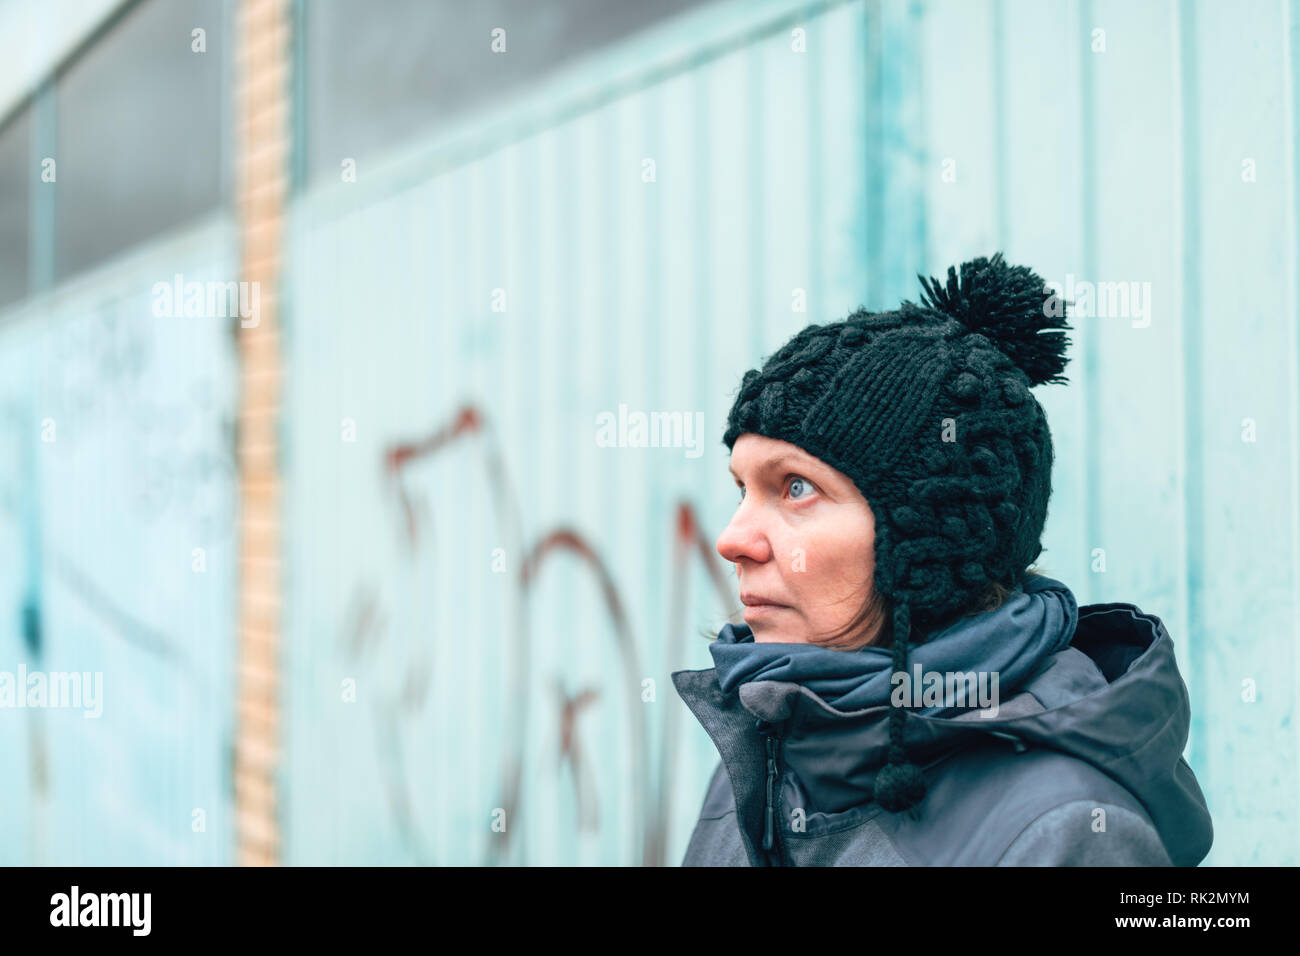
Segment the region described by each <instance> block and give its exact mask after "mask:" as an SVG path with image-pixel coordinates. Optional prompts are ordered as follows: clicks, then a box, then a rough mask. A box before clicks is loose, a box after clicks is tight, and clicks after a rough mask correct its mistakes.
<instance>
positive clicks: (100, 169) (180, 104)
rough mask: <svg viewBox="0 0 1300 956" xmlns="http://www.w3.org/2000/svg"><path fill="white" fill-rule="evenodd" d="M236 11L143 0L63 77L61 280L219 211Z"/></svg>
mask: <svg viewBox="0 0 1300 956" xmlns="http://www.w3.org/2000/svg"><path fill="white" fill-rule="evenodd" d="M233 10H234V8H233V5H232V4H230V3H229V2H223V0H186V2H184V3H178V2H173V0H146V2H143V3H139V4H136V5H135V6H133V7H132V8H130V9H129V10H128V11H127V13H126V14H125V15H124V16H123V17H122V18H121V19H120V20H119V21H117V22H116V23H115V24H113V25H112V26H111V27H110V28H109V30H108V32H107V33H105V34H104V35H103V36H101V37H99V38H97V39H96V40H95V42H94V43H92V44H91V45H90V46H89V47H88V48H87V49H86V51H85V52H84V53H83V54H81V55H80V56H78V57H77V58H76V59H75V60H74V61H73V62H72V63H71V64H70V65H69V66H68V67H67V69H66V70H64V71H63V72H62V73H61V74H60V75H59V76H58V78H57V79H56V82H55V97H56V111H57V118H58V119H57V124H58V139H57V147H56V150H55V152H54V158H55V160H56V161H57V166H56V172H57V188H56V192H55V209H56V213H55V231H54V275H55V279H56V280H57V279H62V278H65V277H67V276H69V275H72V274H74V273H76V272H79V271H81V270H83V269H85V268H87V267H89V266H92V265H94V264H95V263H97V262H99V261H101V260H103V259H106V258H108V257H109V256H112V255H114V254H116V253H118V252H120V251H122V250H123V249H124V248H126V247H128V246H131V245H135V244H137V243H139V242H141V241H143V240H145V239H148V238H149V237H151V236H154V235H156V234H158V233H161V232H165V231H167V230H170V229H173V228H175V227H178V226H181V225H183V224H184V223H186V222H189V221H191V220H192V219H194V218H195V217H196V216H198V215H200V214H202V213H205V212H208V211H210V210H212V209H214V208H215V207H217V206H218V205H219V204H220V202H221V200H222V181H223V177H222V172H223V145H224V137H223V131H224V130H225V129H226V127H227V126H228V123H227V122H226V121H225V120H224V118H223V103H224V102H225V101H226V97H225V89H224V88H225V86H226V85H228V83H229V67H230V65H231V63H232V62H233V57H232V56H231V50H230V44H229V42H228V29H227V21H228V19H229V18H230V17H231V15H232V14H233ZM196 29H202V30H203V31H204V36H203V42H204V45H205V46H206V52H202V53H199V52H195V51H194V50H193V49H192V45H193V44H194V38H193V31H194V30H196Z"/></svg>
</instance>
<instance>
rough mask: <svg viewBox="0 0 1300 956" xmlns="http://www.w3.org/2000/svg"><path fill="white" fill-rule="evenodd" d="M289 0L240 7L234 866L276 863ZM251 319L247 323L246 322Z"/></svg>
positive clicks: (243, 1)
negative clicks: (241, 286)
mask: <svg viewBox="0 0 1300 956" xmlns="http://www.w3.org/2000/svg"><path fill="white" fill-rule="evenodd" d="M290 13H291V11H290V0H240V4H239V17H238V51H239V52H238V57H237V63H238V66H237V69H236V86H237V89H236V95H235V102H236V107H235V119H236V126H237V136H236V142H237V146H236V165H237V174H236V182H237V185H236V203H237V211H238V222H239V237H240V247H241V262H240V270H241V278H242V279H243V281H246V282H250V283H257V288H258V294H259V304H260V315H258V317H257V324H256V325H253V324H252V320H251V319H249V320H244V321H241V322H240V324H239V327H238V328H237V329H235V336H236V338H237V341H238V343H239V356H240V385H241V389H240V398H239V432H238V434H239V438H238V448H239V490H240V521H239V539H240V544H239V663H238V691H237V693H238V705H237V706H238V710H237V721H236V737H235V826H236V841H237V844H236V862H237V863H239V864H240V865H241V866H243V865H252V866H266V865H275V864H278V863H279V862H280V827H279V820H278V809H279V808H278V804H277V799H276V770H277V766H278V762H279V754H280V727H281V724H280V695H279V684H280V600H281V598H280V595H281V589H280V588H281V577H280V478H279V464H280V461H279V444H278V441H277V426H278V418H279V411H280V379H281V363H280V333H279V311H280V310H279V301H280V266H281V261H282V260H281V250H282V248H283V228H284V204H285V196H286V192H287V187H288V169H289V135H290V134H289V94H290V83H289V55H290V51H289V16H290ZM246 323H247V324H246Z"/></svg>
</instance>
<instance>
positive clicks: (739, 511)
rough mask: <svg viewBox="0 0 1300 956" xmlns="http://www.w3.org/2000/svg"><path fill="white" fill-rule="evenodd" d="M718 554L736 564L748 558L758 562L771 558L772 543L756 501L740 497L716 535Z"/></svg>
mask: <svg viewBox="0 0 1300 956" xmlns="http://www.w3.org/2000/svg"><path fill="white" fill-rule="evenodd" d="M717 549H718V554H720V555H722V557H723V558H725V559H726V560H728V561H730V562H732V563H733V564H736V563H738V562H740V561H741V560H742V559H745V558H748V559H749V560H750V561H754V562H756V563H758V564H762V563H763V562H765V561H769V560H771V557H772V544H771V542H770V541H768V540H767V534H766V533H765V532H764V530H763V520H762V513H761V509H760V508H759V507H758V505H757V502H754V503H753V504H751V500H750V499H748V498H747V499H742V500H741V502H740V505H739V506H738V507H737V508H736V513H735V514H733V515H732V516H731V521H730V522H729V523H728V524H727V526H726V527H725V528H723V529H722V534H720V535H718V542H717Z"/></svg>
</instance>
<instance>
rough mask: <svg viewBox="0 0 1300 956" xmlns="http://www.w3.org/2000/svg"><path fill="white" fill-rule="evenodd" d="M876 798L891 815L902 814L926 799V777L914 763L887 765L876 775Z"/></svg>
mask: <svg viewBox="0 0 1300 956" xmlns="http://www.w3.org/2000/svg"><path fill="white" fill-rule="evenodd" d="M875 797H876V802H877V803H879V804H880V805H881V806H882V807H884V808H885V809H886V810H888V811H889V812H890V813H901V812H902V811H904V810H907V809H909V808H910V807H914V806H916V804H918V803H920V802H921V800H922V798H924V797H925V777H923V776H922V775H921V769H920V768H919V767H917V765H916V764H914V763H910V762H909V763H890V764H885V766H883V767H881V768H880V772H879V773H877V774H876V782H875Z"/></svg>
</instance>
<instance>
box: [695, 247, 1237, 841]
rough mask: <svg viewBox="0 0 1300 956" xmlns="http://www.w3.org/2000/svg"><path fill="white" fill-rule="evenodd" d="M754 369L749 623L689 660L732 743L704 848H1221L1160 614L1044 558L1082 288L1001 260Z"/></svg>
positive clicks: (706, 713)
mask: <svg viewBox="0 0 1300 956" xmlns="http://www.w3.org/2000/svg"><path fill="white" fill-rule="evenodd" d="M921 281H922V287H923V290H924V294H923V295H922V304H921V305H916V304H914V303H912V302H910V301H905V302H903V303H902V305H901V306H900V307H899V309H898V310H897V311H894V312H888V313H876V314H873V313H869V312H865V311H862V310H859V311H857V312H855V313H854V314H853V315H851V316H849V318H847V319H845V320H844V321H842V322H837V323H833V324H830V325H812V326H809V327H808V328H805V329H804V330H803V331H801V332H799V333H798V334H797V335H795V336H794V338H793V339H791V340H790V341H789V342H788V343H786V345H785V346H783V347H782V348H781V349H780V350H779V351H777V352H776V353H775V354H774V355H773V356H771V358H769V359H768V361H767V362H766V364H765V365H764V366H763V368H762V370H761V371H760V370H758V369H752V370H750V371H748V372H746V373H745V376H744V379H743V381H742V383H741V387H740V391H739V394H738V396H737V398H736V401H735V404H734V405H733V407H732V409H731V414H730V416H729V418H728V422H727V430H726V433H725V435H724V437H723V441H724V443H725V444H726V445H727V447H728V448H729V449H730V450H731V471H732V474H733V476H734V478H735V480H736V484H737V485H738V486H739V488H740V500H739V504H738V506H737V510H736V513H735V515H734V516H733V518H732V520H731V523H730V524H729V525H728V526H727V528H726V529H725V530H724V531H723V532H722V534H721V536H720V537H719V538H718V542H717V548H718V552H719V553H720V554H721V555H722V556H723V557H724V558H726V559H727V560H728V561H731V562H732V563H734V564H735V566H736V575H737V579H738V582H739V587H740V598H741V601H742V603H743V604H744V605H745V610H744V619H745V624H744V625H733V624H727V625H726V626H725V627H723V629H722V631H721V633H720V634H719V635H718V639H717V640H716V641H714V642H713V643H712V644H711V645H710V651H711V653H712V656H713V660H714V663H715V665H716V666H715V667H713V668H710V669H708V670H701V671H679V672H677V673H675V674H674V675H673V681H674V683H675V684H676V686H677V690H678V693H679V694H680V695H681V697H682V698H683V700H685V701H686V703H687V705H688V706H689V707H690V708H691V710H692V712H693V713H694V714H695V716H696V717H697V718H698V719H699V721H700V723H701V724H702V725H703V726H704V729H705V730H706V731H707V732H708V733H709V735H710V736H711V737H712V739H713V742H714V744H715V745H716V746H717V749H718V752H719V754H720V756H721V758H722V759H721V762H720V764H719V766H718V768H717V770H716V771H715V773H714V775H713V779H712V780H711V781H710V784H709V787H708V792H707V794H706V796H705V799H704V805H703V808H702V810H701V811H700V816H699V820H698V822H697V824H696V827H695V830H694V833H693V834H692V836H691V840H690V844H689V846H688V848H687V851H686V856H685V859H684V860H683V864H684V865H738V866H810V865H840V866H864V865H865V866H877V865H1080V864H1082V865H1125V866H1150V865H1163V866H1168V865H1177V866H1194V865H1196V864H1197V863H1199V862H1200V861H1201V860H1202V859H1203V858H1204V857H1205V855H1206V854H1207V853H1208V852H1209V848H1210V844H1211V841H1212V838H1213V831H1212V826H1211V821H1210V816H1209V813H1208V811H1207V809H1206V804H1205V799H1204V797H1203V795H1202V793H1201V790H1200V787H1199V786H1198V785H1197V782H1196V778H1195V776H1194V775H1193V774H1192V771H1191V768H1190V767H1189V766H1188V765H1187V763H1186V761H1184V760H1183V758H1182V751H1183V747H1184V745H1185V744H1186V742H1187V728H1188V722H1189V706H1188V697H1187V688H1186V686H1185V685H1184V683H1183V680H1182V678H1181V676H1180V675H1179V673H1178V668H1177V666H1176V664H1175V661H1174V653H1173V644H1172V642H1171V640H1170V637H1169V634H1168V632H1167V631H1166V630H1165V627H1164V625H1163V624H1162V623H1161V621H1160V619H1159V618H1157V617H1155V616H1154V615H1151V614H1146V613H1143V612H1142V611H1140V610H1139V609H1138V608H1136V607H1134V606H1133V605H1131V604H1099V605H1090V606H1087V607H1083V608H1079V607H1078V606H1077V605H1076V603H1075V598H1074V595H1073V594H1072V593H1071V591H1070V590H1069V588H1067V587H1066V586H1065V585H1064V584H1062V583H1061V582H1059V581H1056V580H1053V579H1052V578H1050V577H1047V576H1045V575H1042V574H1039V573H1036V572H1034V571H1033V570H1032V569H1031V568H1030V565H1031V564H1032V562H1034V561H1035V560H1036V559H1037V558H1038V556H1039V555H1040V554H1041V552H1042V546H1041V544H1040V543H1039V538H1040V535H1041V534H1042V530H1043V524H1044V521H1045V520H1046V517H1047V502H1048V498H1049V496H1050V494H1051V467H1052V458H1053V451H1052V441H1051V436H1050V434H1049V431H1048V427H1047V421H1046V418H1045V416H1044V414H1043V410H1042V408H1041V407H1040V406H1039V404H1038V402H1037V400H1036V399H1035V398H1034V397H1033V396H1032V395H1031V394H1030V392H1029V389H1030V388H1031V387H1033V386H1036V385H1041V384H1045V383H1065V382H1066V379H1065V378H1064V376H1062V375H1061V372H1062V371H1063V370H1064V368H1065V364H1066V359H1065V349H1066V346H1067V345H1069V339H1068V338H1066V337H1065V333H1064V332H1063V331H1061V330H1064V329H1069V328H1070V326H1069V325H1067V324H1066V323H1065V321H1064V320H1063V319H1062V318H1059V316H1062V315H1063V313H1064V309H1063V308H1062V303H1061V302H1060V301H1059V300H1056V299H1054V297H1053V296H1051V295H1050V294H1048V293H1047V292H1046V290H1045V285H1044V282H1043V280H1042V279H1041V278H1039V277H1038V276H1037V275H1035V274H1034V273H1033V272H1031V271H1030V270H1028V269H1027V268H1025V267H1023V266H1009V265H1007V264H1006V263H1005V262H1004V261H1003V260H1002V256H1001V254H998V255H995V256H993V258H992V259H987V258H983V257H981V258H979V259H976V260H974V261H972V262H967V263H964V264H963V265H962V267H961V276H960V279H959V278H958V276H957V271H956V269H951V268H950V269H949V270H948V281H947V285H946V287H945V286H941V285H940V283H939V282H938V280H934V279H931V280H929V281H928V282H927V281H926V280H925V279H922V280H921Z"/></svg>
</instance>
